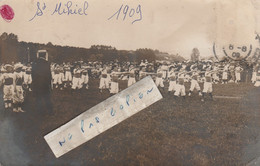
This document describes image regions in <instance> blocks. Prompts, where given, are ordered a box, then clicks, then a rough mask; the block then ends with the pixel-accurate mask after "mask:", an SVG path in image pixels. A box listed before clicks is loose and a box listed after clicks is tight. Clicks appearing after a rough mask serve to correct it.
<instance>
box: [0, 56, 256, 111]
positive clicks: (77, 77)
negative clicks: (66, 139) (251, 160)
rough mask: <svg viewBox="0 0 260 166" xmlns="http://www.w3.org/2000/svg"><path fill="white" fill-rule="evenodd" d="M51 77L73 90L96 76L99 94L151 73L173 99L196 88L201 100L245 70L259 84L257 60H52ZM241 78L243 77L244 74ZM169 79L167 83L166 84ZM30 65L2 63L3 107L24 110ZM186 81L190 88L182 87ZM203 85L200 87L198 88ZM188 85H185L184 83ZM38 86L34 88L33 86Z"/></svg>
mask: <svg viewBox="0 0 260 166" xmlns="http://www.w3.org/2000/svg"><path fill="white" fill-rule="evenodd" d="M50 71H51V77H52V83H51V86H52V87H51V89H53V90H64V89H71V91H72V92H76V91H79V90H83V89H85V90H87V89H89V88H92V87H90V86H89V80H90V79H99V87H98V88H99V90H100V93H102V92H103V91H104V90H108V91H109V92H110V94H111V95H113V94H116V93H118V92H119V90H120V88H119V87H120V85H119V83H120V80H122V81H127V86H131V85H132V84H134V83H135V82H136V81H138V80H140V79H142V78H144V77H146V76H148V75H150V76H152V77H153V78H154V81H155V84H156V85H157V86H158V88H159V89H165V88H167V90H168V93H170V94H173V97H174V98H177V97H183V98H185V96H186V92H188V93H187V95H188V96H191V95H193V93H194V92H195V90H196V91H197V93H198V94H199V96H201V101H204V99H205V95H206V94H208V95H209V96H210V97H211V98H213V97H212V92H213V87H212V84H227V83H236V84H239V83H240V82H241V78H242V74H241V73H246V74H245V78H243V80H242V81H250V82H252V83H253V84H254V86H256V87H259V86H260V63H259V62H258V63H254V64H252V65H251V67H248V66H246V67H245V66H244V65H242V64H240V63H239V62H227V61H226V62H212V61H210V60H205V61H196V62H191V61H184V62H166V61H164V62H152V63H151V62H148V61H147V60H143V61H141V62H140V63H134V62H118V61H114V62H107V63H103V62H83V61H78V62H74V63H70V62H68V63H62V64H58V63H51V64H50ZM243 77H244V76H243ZM166 82H168V85H169V86H167V87H166V86H165V83H166ZM32 83H33V82H32V64H31V63H28V64H26V65H25V64H21V63H16V64H14V63H12V64H2V65H1V73H0V84H1V85H2V87H3V94H4V95H3V99H4V104H5V108H6V109H8V108H13V111H14V112H24V110H23V109H22V103H23V102H24V98H25V96H24V91H34V89H33V88H32ZM186 83H189V84H187V85H188V86H189V89H188V90H186V89H185V85H186ZM200 84H203V87H200ZM186 87H187V86H186ZM36 88H37V87H36Z"/></svg>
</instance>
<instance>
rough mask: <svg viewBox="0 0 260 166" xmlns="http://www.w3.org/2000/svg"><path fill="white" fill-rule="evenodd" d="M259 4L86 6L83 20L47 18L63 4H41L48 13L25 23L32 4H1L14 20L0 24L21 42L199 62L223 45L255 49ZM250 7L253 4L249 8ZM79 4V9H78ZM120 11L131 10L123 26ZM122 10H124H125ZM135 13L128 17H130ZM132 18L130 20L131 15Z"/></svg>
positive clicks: (175, 1) (117, 0) (211, 1)
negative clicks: (157, 53)
mask: <svg viewBox="0 0 260 166" xmlns="http://www.w3.org/2000/svg"><path fill="white" fill-rule="evenodd" d="M257 1H258V0H154V1H151V0H109V1H108V0H86V2H88V5H89V6H88V9H87V10H86V13H87V14H88V15H87V16H85V15H84V16H80V15H73V16H72V15H69V16H68V15H66V14H63V15H57V14H54V15H51V14H52V13H53V11H54V9H55V6H56V4H57V3H59V2H63V3H62V8H65V4H66V3H67V2H68V1H67V0H60V1H54V0H45V1H41V0H40V1H39V2H40V4H41V7H42V6H43V2H45V4H46V9H45V10H44V11H43V15H42V16H41V17H35V18H34V19H33V20H32V21H29V20H30V19H31V18H32V17H33V16H34V15H35V12H36V9H37V1H35V0H25V1H21V0H1V1H0V4H1V5H3V4H8V5H9V6H11V7H12V8H13V9H14V12H15V17H14V19H13V20H12V21H11V22H10V23H8V22H5V21H4V20H3V19H1V21H0V32H1V33H2V32H8V33H11V32H12V33H15V34H17V35H18V37H19V40H20V41H27V42H29V41H30V42H39V43H48V42H52V43H53V44H57V45H69V46H78V47H86V48H89V47H90V46H91V45H97V44H103V45H111V46H114V47H116V48H117V49H127V50H135V49H137V48H152V49H159V50H161V51H166V52H169V53H173V54H176V53H179V54H180V55H182V56H184V57H189V56H190V54H191V50H192V48H194V47H197V48H199V50H200V52H201V55H202V56H211V55H213V52H212V46H213V43H214V42H216V43H218V46H219V48H220V47H222V46H220V45H226V44H228V43H235V44H237V45H244V44H255V43H254V42H255V41H254V37H255V32H256V31H258V29H259V28H258V25H257V24H256V22H257V17H255V16H256V15H257V14H256V13H257V12H258V13H259V11H258V10H259V9H258V8H255V7H254V6H253V5H255V4H258V3H259V2H257ZM72 2H73V4H72V7H71V8H72V9H75V8H76V9H77V8H80V7H83V4H84V2H85V1H84V0H73V1H72ZM252 2H253V3H252ZM76 4H77V7H76ZM121 5H129V10H128V13H127V16H126V18H125V20H124V21H123V17H124V14H123V9H122V11H121V12H122V13H121V14H120V15H119V18H118V20H116V16H115V17H113V18H111V19H110V20H108V18H109V17H110V16H112V15H113V14H114V13H116V12H117V11H118V10H119V8H120V7H121ZM138 5H140V6H141V12H142V20H141V21H136V22H135V23H134V24H131V23H132V21H134V20H136V19H138V18H139V17H140V15H139V13H140V12H139V13H136V11H135V14H133V16H132V17H129V12H130V11H131V9H132V8H133V9H136V8H137V7H138ZM123 7H124V6H123ZM133 11H134V10H132V11H131V12H132V13H133ZM132 13H131V14H132Z"/></svg>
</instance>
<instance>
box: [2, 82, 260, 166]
mask: <svg viewBox="0 0 260 166" xmlns="http://www.w3.org/2000/svg"><path fill="white" fill-rule="evenodd" d="M120 85H121V86H122V87H120V88H121V89H124V88H125V87H126V82H125V81H122V82H121V83H120ZM166 87H167V85H166ZM201 87H202V86H201ZM188 88H189V85H187V86H186V91H187V90H188ZM213 88H214V92H213V95H215V96H220V97H218V98H215V99H214V101H211V100H209V98H206V100H205V102H201V101H200V97H199V96H198V94H197V93H195V94H194V95H193V96H192V97H188V96H187V97H186V99H182V98H178V99H174V98H173V94H168V93H167V89H165V90H163V89H161V92H162V94H163V97H164V98H163V99H162V100H160V101H159V102H157V103H155V104H153V105H152V106H150V107H148V108H146V109H144V110H142V111H141V112H139V113H137V114H136V115H134V116H132V117H130V118H128V119H127V120H125V121H123V122H122V123H120V124H118V125H117V126H115V127H113V128H111V129H109V130H108V131H106V132H104V133H102V134H100V135H99V136H97V137H95V138H94V139H92V140H90V141H89V142H87V143H85V144H83V145H81V146H80V147H78V148H76V149H74V150H72V151H71V152H69V153H67V154H65V155H64V156H62V157H60V158H58V159H56V158H55V156H54V155H53V153H52V151H51V149H50V148H49V146H48V145H47V143H46V142H45V140H44V138H43V136H44V135H46V134H47V133H49V132H51V131H52V130H54V129H56V128H58V127H60V126H61V125H63V124H64V123H66V122H68V121H69V120H71V119H72V118H74V117H75V116H77V115H79V114H80V113H82V112H84V111H86V110H88V109H89V108H91V107H93V106H94V105H96V104H98V103H100V102H101V101H103V100H105V99H106V98H108V97H109V96H110V95H109V93H108V92H106V91H105V92H103V93H102V94H101V93H99V91H98V80H90V89H88V90H81V91H80V92H76V93H74V94H71V93H70V91H69V90H64V91H59V90H54V91H53V93H52V101H53V103H54V115H52V116H50V115H40V114H38V112H37V110H34V109H33V108H34V102H33V101H34V99H33V97H32V95H31V94H30V93H29V94H28V95H27V98H26V101H25V105H24V110H25V111H26V113H13V112H11V110H7V111H6V110H4V108H3V104H2V103H0V105H1V106H0V163H1V164H2V165H3V166H9V165H11V166H12V165H14V166H16V165H17V166H18V165H19V166H21V165H43V166H46V165H55V166H58V165H72V166H73V165H75V166H76V165H84V166H85V165H113V166H115V165H119V166H122V165H163V166H166V165H170V166H172V165H192V166H193V165H210V166H214V165H216V166H219V165H221V166H223V165H246V164H247V163H250V162H251V161H252V160H254V159H255V158H258V157H259V156H260V147H259V146H260V145H259V144H260V143H259V141H260V136H259V133H260V120H259V119H260V118H259V113H260V103H259V101H260V89H259V88H255V87H254V86H253V85H252V84H250V83H248V84H247V83H241V84H239V85H237V84H234V83H230V84H225V85H222V84H217V85H214V86H213ZM222 96H224V97H223V98H222ZM0 97H1V98H2V92H1V93H0ZM229 97H230V98H229ZM232 97H239V98H232ZM1 102H2V101H1Z"/></svg>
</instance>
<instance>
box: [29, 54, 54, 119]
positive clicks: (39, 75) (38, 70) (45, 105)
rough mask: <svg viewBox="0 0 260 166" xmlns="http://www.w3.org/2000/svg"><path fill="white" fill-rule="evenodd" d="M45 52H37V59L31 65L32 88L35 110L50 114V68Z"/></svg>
mask: <svg viewBox="0 0 260 166" xmlns="http://www.w3.org/2000/svg"><path fill="white" fill-rule="evenodd" d="M47 56H48V54H47V52H46V53H45V54H42V53H41V54H38V56H37V58H38V59H37V61H36V62H35V63H34V64H33V66H32V88H33V89H32V90H33V94H34V97H35V99H36V103H35V104H36V106H37V111H39V112H41V113H44V111H47V112H48V113H49V114H52V113H53V111H52V103H51V79H52V78H51V70H50V65H49V63H48V61H47V60H46V59H47Z"/></svg>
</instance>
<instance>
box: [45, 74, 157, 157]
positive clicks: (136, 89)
mask: <svg viewBox="0 0 260 166" xmlns="http://www.w3.org/2000/svg"><path fill="white" fill-rule="evenodd" d="M160 99H162V95H161V93H160V92H159V90H158V88H157V87H156V85H155V84H154V82H153V80H152V78H151V77H150V76H149V77H146V78H144V79H142V80H141V81H139V82H137V83H136V84H134V85H132V86H130V87H129V88H127V89H125V90H123V91H122V92H120V93H118V94H116V95H114V96H112V97H110V98H108V99H107V100H105V101H103V102H101V103H99V104H98V105H96V106H94V107H92V108H91V109H89V110H87V111H86V112H84V113H82V114H81V115H79V116H78V117H76V118H74V119H73V120H71V121H70V122H68V123H67V124H65V125H63V126H61V127H59V128H58V129H56V130H54V131H53V132H51V133H49V134H47V135H46V136H44V138H45V140H46V142H47V143H48V145H49V146H50V148H51V150H52V151H53V153H54V155H55V156H56V157H60V156H62V155H63V154H65V153H67V152H69V151H70V150H72V149H74V148H76V147H78V146H79V145H81V144H83V143H85V142H87V141H88V140H90V139H92V138H93V137H95V136H97V135H99V134H100V133H102V132H104V131H106V130H107V129H109V128H111V127H113V126H115V125H116V124H118V123H120V122H122V121H123V120H125V119H127V118H129V117H130V116H132V115H134V114H136V113H137V112H139V111H141V110H142V109H144V108H146V107H148V106H150V105H151V104H153V103H155V102H157V101H158V100H160Z"/></svg>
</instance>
